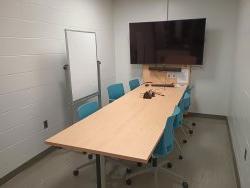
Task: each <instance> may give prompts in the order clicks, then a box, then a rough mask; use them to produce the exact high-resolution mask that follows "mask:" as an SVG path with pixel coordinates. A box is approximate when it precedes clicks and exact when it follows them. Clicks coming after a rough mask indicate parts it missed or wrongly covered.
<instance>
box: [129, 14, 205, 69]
mask: <svg viewBox="0 0 250 188" xmlns="http://www.w3.org/2000/svg"><path fill="white" fill-rule="evenodd" d="M205 27H206V19H205V18H204V19H190V20H174V21H161V22H145V23H130V24H129V29H130V59H131V64H181V65H202V64H203V51H204V40H205Z"/></svg>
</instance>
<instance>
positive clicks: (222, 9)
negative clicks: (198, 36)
mask: <svg viewBox="0 0 250 188" xmlns="http://www.w3.org/2000/svg"><path fill="white" fill-rule="evenodd" d="M236 10H237V0H209V1H207V0H170V3H169V19H187V18H201V17H206V18H207V33H206V49H205V56H204V66H203V68H193V71H192V83H193V85H194V92H193V95H194V96H193V99H194V100H193V101H192V109H191V111H193V112H198V113H205V114H217V115H228V106H229V92H230V87H231V85H230V84H231V82H230V76H231V68H232V62H233V60H232V58H233V54H234V49H235V47H234V43H235V33H236V17H237V14H236V13H237V11H236ZM166 19H167V0H127V1H124V0H114V34H115V63H116V80H117V81H119V82H120V81H121V82H124V83H128V81H129V80H130V79H131V78H133V77H140V76H141V71H140V69H139V66H135V65H130V52H129V26H128V24H129V22H147V21H160V20H166Z"/></svg>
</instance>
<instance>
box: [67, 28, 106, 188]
mask: <svg viewBox="0 0 250 188" xmlns="http://www.w3.org/2000/svg"><path fill="white" fill-rule="evenodd" d="M65 39H66V50H67V59H68V64H67V65H64V67H63V68H64V70H65V75H66V82H67V88H68V91H69V92H68V96H69V98H70V111H71V123H72V124H73V123H74V122H75V120H74V116H75V107H76V106H77V105H79V104H81V103H84V102H86V101H87V100H89V99H92V98H95V97H98V103H99V107H100V108H101V106H102V99H101V71H100V65H101V62H100V61H98V58H97V41H96V34H95V33H94V32H86V31H77V30H68V29H65ZM96 176H97V188H105V187H106V180H105V157H104V156H100V155H96Z"/></svg>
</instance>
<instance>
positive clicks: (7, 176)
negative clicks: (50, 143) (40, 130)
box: [0, 147, 55, 186]
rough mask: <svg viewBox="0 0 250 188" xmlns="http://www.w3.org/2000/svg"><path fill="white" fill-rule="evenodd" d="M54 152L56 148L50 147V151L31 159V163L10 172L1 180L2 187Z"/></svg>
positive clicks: (28, 162) (47, 150)
mask: <svg viewBox="0 0 250 188" xmlns="http://www.w3.org/2000/svg"><path fill="white" fill-rule="evenodd" d="M53 151H55V148H54V147H49V148H48V149H46V150H45V151H43V152H41V153H39V154H38V155H36V156H35V157H33V158H32V159H30V160H29V161H27V162H25V163H24V164H22V165H21V166H19V167H18V168H16V169H15V170H13V171H12V172H10V173H8V174H7V175H5V176H4V177H2V178H0V186H1V185H3V184H5V183H7V182H8V181H9V180H11V179H12V178H13V177H15V176H16V175H18V174H19V173H21V172H22V171H24V170H25V169H27V168H29V167H30V166H32V165H33V164H35V163H37V162H38V161H40V160H41V159H43V158H44V157H46V156H47V155H48V154H50V153H51V152H53Z"/></svg>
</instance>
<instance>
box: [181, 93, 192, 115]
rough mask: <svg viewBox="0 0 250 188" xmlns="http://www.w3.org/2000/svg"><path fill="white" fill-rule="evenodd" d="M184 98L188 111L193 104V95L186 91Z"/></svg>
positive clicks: (185, 108) (185, 107)
mask: <svg viewBox="0 0 250 188" xmlns="http://www.w3.org/2000/svg"><path fill="white" fill-rule="evenodd" d="M182 100H184V102H183V103H184V111H185V112H188V110H189V107H190V105H191V95H190V93H188V92H187V93H185V95H184V97H183V99H182Z"/></svg>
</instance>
